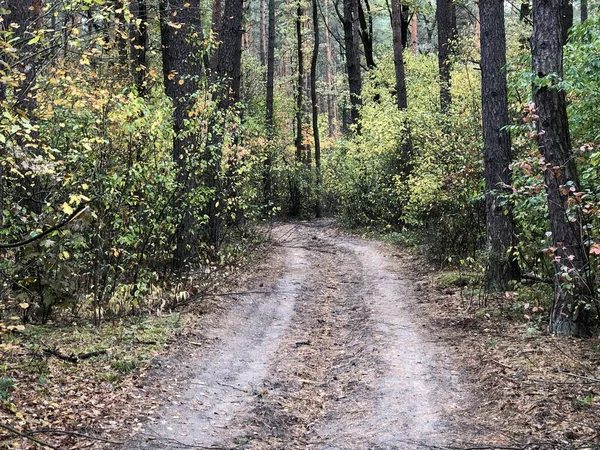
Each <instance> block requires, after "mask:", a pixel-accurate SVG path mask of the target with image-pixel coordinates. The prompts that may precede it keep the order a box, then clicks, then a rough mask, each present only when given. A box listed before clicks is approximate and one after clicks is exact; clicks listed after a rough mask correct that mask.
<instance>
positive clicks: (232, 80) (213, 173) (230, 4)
mask: <svg viewBox="0 0 600 450" xmlns="http://www.w3.org/2000/svg"><path fill="white" fill-rule="evenodd" d="M243 16H244V2H243V0H225V7H224V10H223V20H222V23H221V35H222V37H223V42H222V44H221V46H220V49H219V59H218V63H217V68H216V74H217V76H218V78H219V83H220V85H219V88H218V89H217V90H216V91H215V93H214V95H213V99H214V100H215V101H216V102H217V109H218V111H219V112H220V113H221V114H220V115H219V116H220V117H221V118H222V117H225V115H226V112H227V111H228V110H229V109H230V108H231V107H233V106H234V105H235V104H236V103H237V102H238V101H239V99H240V84H241V78H242V35H243ZM221 118H219V117H216V118H214V119H213V122H212V126H211V127H210V130H211V132H212V134H211V137H210V139H209V140H208V145H207V154H206V161H207V170H206V176H205V182H206V186H207V187H208V188H211V189H213V192H214V194H213V196H212V198H210V199H209V201H208V217H209V219H208V240H209V243H210V244H211V246H212V247H213V249H214V251H215V252H216V251H217V250H218V248H219V245H220V236H221V231H220V229H221V218H220V214H221V210H222V203H223V200H224V199H222V198H221V190H222V189H221V158H222V156H223V152H222V145H223V129H222V125H223V123H222V119H221Z"/></svg>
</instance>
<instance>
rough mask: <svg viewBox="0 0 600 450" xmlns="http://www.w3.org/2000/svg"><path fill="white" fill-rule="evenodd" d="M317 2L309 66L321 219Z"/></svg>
mask: <svg viewBox="0 0 600 450" xmlns="http://www.w3.org/2000/svg"><path fill="white" fill-rule="evenodd" d="M318 8H319V6H318V4H317V0H312V10H313V11H312V13H313V14H312V15H313V36H314V43H313V44H314V45H313V54H312V61H311V66H310V98H311V101H312V128H313V138H314V141H315V172H316V178H317V180H316V181H317V200H316V204H315V215H316V216H317V217H321V215H322V214H323V211H322V205H321V184H322V175H321V142H320V140H319V107H318V103H317V101H318V99H317V61H318V58H319V11H318Z"/></svg>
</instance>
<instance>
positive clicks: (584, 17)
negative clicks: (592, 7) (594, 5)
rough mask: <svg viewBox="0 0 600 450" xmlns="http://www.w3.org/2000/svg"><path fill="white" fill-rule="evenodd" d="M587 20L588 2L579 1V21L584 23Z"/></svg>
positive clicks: (584, 0)
mask: <svg viewBox="0 0 600 450" xmlns="http://www.w3.org/2000/svg"><path fill="white" fill-rule="evenodd" d="M587 18H588V0H581V21H582V22H585V21H586V20H587Z"/></svg>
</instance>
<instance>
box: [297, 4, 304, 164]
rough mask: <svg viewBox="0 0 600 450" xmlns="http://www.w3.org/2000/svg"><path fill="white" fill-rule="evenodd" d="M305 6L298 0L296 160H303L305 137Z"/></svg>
mask: <svg viewBox="0 0 600 450" xmlns="http://www.w3.org/2000/svg"><path fill="white" fill-rule="evenodd" d="M303 16H304V8H303V7H302V0H298V6H297V8H296V52H297V55H298V73H297V77H296V161H302V155H303V150H304V149H303V145H302V142H303V137H302V108H303V106H302V100H303V98H302V97H303V89H302V82H303V77H304V52H303V49H302V19H303Z"/></svg>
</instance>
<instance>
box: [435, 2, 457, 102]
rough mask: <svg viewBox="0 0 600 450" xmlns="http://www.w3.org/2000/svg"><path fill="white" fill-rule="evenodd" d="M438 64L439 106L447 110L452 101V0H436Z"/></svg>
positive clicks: (454, 22) (453, 15) (453, 34)
mask: <svg viewBox="0 0 600 450" xmlns="http://www.w3.org/2000/svg"><path fill="white" fill-rule="evenodd" d="M436 20H437V26H438V66H439V72H440V108H441V110H442V112H446V111H448V109H449V107H450V104H451V103H452V96H451V94H450V70H451V67H450V66H451V63H450V52H451V48H452V41H453V40H454V38H455V35H456V13H455V6H454V3H453V2H452V0H437V11H436Z"/></svg>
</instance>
